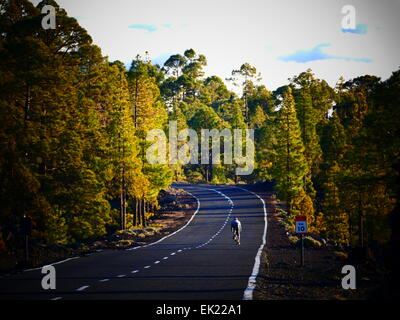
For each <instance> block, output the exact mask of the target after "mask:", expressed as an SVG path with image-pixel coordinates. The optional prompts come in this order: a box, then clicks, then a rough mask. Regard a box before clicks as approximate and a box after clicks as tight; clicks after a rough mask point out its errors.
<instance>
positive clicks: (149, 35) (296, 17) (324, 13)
mask: <svg viewBox="0 0 400 320" xmlns="http://www.w3.org/2000/svg"><path fill="white" fill-rule="evenodd" d="M34 2H36V3H37V2H38V0H36V1H34ZM58 2H59V4H60V5H61V6H62V7H64V8H65V9H66V10H67V12H68V14H69V15H71V16H75V17H77V20H78V21H79V23H80V24H81V25H82V26H83V27H84V28H85V29H87V30H88V32H89V34H90V35H91V36H92V37H93V39H94V42H95V44H97V45H98V46H100V47H101V48H102V51H103V54H104V55H108V56H109V57H110V59H111V60H117V59H118V60H121V61H123V62H125V63H129V62H130V61H132V59H134V57H135V56H136V55H137V54H144V52H145V51H148V52H149V53H150V58H152V59H155V58H159V59H161V57H165V55H166V54H173V53H183V52H184V51H185V50H186V49H188V48H193V49H194V50H196V52H198V53H202V54H204V55H205V56H206V57H207V60H208V66H207V67H206V72H207V74H216V75H218V76H220V77H221V78H226V77H228V76H229V75H230V72H231V70H233V69H237V68H238V67H240V65H241V64H242V63H244V62H249V63H251V64H253V65H254V66H255V67H256V68H257V69H258V71H260V72H261V73H262V76H263V81H264V83H265V84H266V86H267V87H268V88H270V89H275V88H277V87H278V86H280V85H284V84H286V83H287V78H289V77H293V76H294V75H296V74H298V73H300V72H302V71H305V70H306V69H307V68H312V69H313V71H314V73H315V74H316V75H317V76H318V77H321V78H323V79H326V80H327V81H328V82H329V83H330V84H331V85H334V84H335V82H336V81H337V80H338V78H339V77H340V76H344V77H345V78H346V79H349V78H353V77H357V76H360V75H364V74H367V73H368V74H374V75H377V76H381V77H383V78H386V77H388V76H390V74H391V72H392V71H394V70H396V69H397V68H398V67H399V65H400V63H399V59H398V52H399V37H398V35H397V32H398V30H399V29H400V28H399V27H400V20H399V19H398V18H397V14H398V12H399V9H400V1H389V0H384V1H374V0H353V1H352V5H354V7H355V8H356V14H357V15H356V17H357V24H367V25H368V32H367V33H366V34H362V35H360V34H351V33H343V32H342V30H341V19H342V14H341V8H342V6H343V5H345V4H347V1H345V0H329V1H319V0H302V1H296V0H292V1H289V0H279V1H272V0H247V1H239V0H229V1H228V0H218V1H215V0H203V1H198V0H196V1H194V0H168V1H165V0H152V1H147V2H145V1H139V0H115V1H112V2H110V1H106V0H59V1H58ZM81 17H82V18H81ZM131 25H148V26H155V27H156V29H157V30H154V31H153V32H149V31H146V30H141V29H134V28H129V26H131ZM321 43H330V44H331V46H330V47H329V48H324V52H326V53H328V54H330V55H333V56H337V57H354V58H369V59H371V60H372V61H373V62H372V63H360V62H357V61H344V60H329V59H326V60H320V61H311V62H307V63H294V62H283V61H279V60H278V57H280V56H284V55H288V54H290V53H293V52H296V51H298V50H300V49H302V48H313V47H315V46H317V45H319V44H321Z"/></svg>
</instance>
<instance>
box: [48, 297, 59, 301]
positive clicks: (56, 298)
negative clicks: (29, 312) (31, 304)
mask: <svg viewBox="0 0 400 320" xmlns="http://www.w3.org/2000/svg"><path fill="white" fill-rule="evenodd" d="M61 299H62V297H55V298H52V299H50V300H61Z"/></svg>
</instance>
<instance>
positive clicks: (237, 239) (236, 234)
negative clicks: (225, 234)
mask: <svg viewBox="0 0 400 320" xmlns="http://www.w3.org/2000/svg"><path fill="white" fill-rule="evenodd" d="M233 240H234V241H235V242H236V244H237V245H240V234H239V230H234V231H233Z"/></svg>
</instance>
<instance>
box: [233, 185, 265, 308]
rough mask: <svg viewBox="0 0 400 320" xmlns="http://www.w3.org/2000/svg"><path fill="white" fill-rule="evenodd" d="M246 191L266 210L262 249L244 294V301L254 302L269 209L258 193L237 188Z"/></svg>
mask: <svg viewBox="0 0 400 320" xmlns="http://www.w3.org/2000/svg"><path fill="white" fill-rule="evenodd" d="M235 188H238V189H241V190H244V191H247V192H249V193H252V194H253V195H255V196H256V197H257V198H259V199H260V200H261V202H262V204H263V209H264V233H263V236H262V243H261V245H260V247H259V248H258V251H257V255H256V258H255V262H254V267H253V272H252V273H251V276H250V278H249V281H248V283H247V288H246V290H245V291H244V294H243V300H253V291H254V289H255V287H256V279H257V276H258V272H259V271H260V262H261V254H262V251H263V248H264V246H265V244H266V238H267V237H266V236H267V225H268V221H267V209H266V208H265V202H264V199H262V198H261V197H260V196H259V195H258V194H257V193H255V192H252V191H249V190H247V189H244V188H240V187H235Z"/></svg>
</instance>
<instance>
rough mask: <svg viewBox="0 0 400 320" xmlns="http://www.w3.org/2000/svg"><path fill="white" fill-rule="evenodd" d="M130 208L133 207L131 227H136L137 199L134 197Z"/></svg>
mask: <svg viewBox="0 0 400 320" xmlns="http://www.w3.org/2000/svg"><path fill="white" fill-rule="evenodd" d="M132 207H133V225H134V226H137V199H136V197H134V198H133V202H132Z"/></svg>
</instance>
